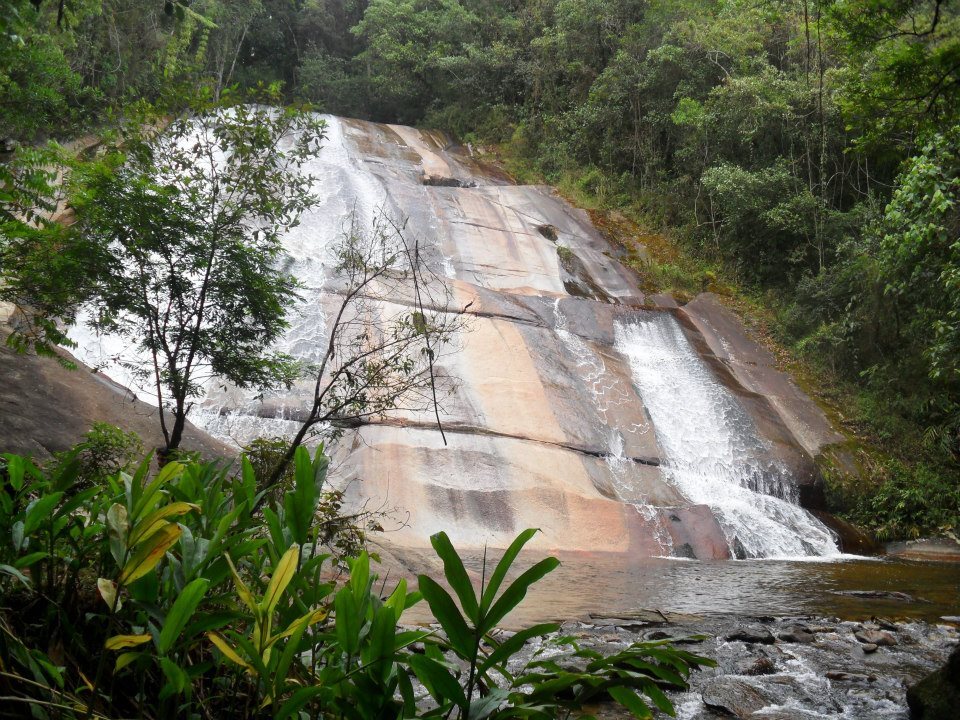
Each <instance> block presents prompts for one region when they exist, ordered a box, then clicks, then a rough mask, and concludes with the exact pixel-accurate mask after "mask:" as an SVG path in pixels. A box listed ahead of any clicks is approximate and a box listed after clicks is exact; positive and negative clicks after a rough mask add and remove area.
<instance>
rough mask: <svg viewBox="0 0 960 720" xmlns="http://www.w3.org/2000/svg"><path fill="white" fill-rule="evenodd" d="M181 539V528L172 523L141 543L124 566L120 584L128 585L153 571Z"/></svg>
mask: <svg viewBox="0 0 960 720" xmlns="http://www.w3.org/2000/svg"><path fill="white" fill-rule="evenodd" d="M179 539H180V526H179V525H175V524H173V523H170V524H168V525H166V526H164V527H163V528H161V529H160V530H158V531H157V532H155V533H154V534H153V535H151V536H150V537H149V538H148V539H147V540H145V541H144V542H142V543H140V545H139V546H138V547H137V551H136V552H135V553H134V554H133V557H131V558H130V559H129V560H128V561H127V564H126V565H124V566H123V571H122V572H121V573H120V578H119V580H118V581H117V582H118V584H119V585H128V584H130V583H131V582H133V581H134V580H136V579H137V578H140V577H143V576H144V575H146V574H147V573H148V572H150V571H151V570H153V568H155V567H156V566H157V563H159V562H160V561H161V560H162V559H163V556H164V555H165V554H166V552H167V550H169V549H170V548H171V547H173V545H174V544H175V543H176V542H177V540H179Z"/></svg>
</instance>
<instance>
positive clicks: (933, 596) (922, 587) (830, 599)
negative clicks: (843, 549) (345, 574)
mask: <svg viewBox="0 0 960 720" xmlns="http://www.w3.org/2000/svg"><path fill="white" fill-rule="evenodd" d="M529 554H530V555H531V557H530V561H531V562H533V561H534V560H535V559H537V558H538V557H542V554H539V555H537V554H536V553H535V551H530V552H529ZM560 559H561V561H562V565H561V567H560V568H559V569H557V570H556V571H555V572H553V573H552V574H550V575H548V576H547V577H546V578H544V579H543V580H542V581H541V582H540V583H538V584H537V585H535V586H534V587H533V588H532V589H531V590H530V592H529V593H528V595H527V598H526V600H525V601H524V602H523V604H522V605H521V606H520V608H518V610H517V611H516V612H515V613H514V614H513V615H512V616H511V617H510V618H509V619H508V625H513V626H517V625H524V624H529V623H533V622H542V621H543V620H547V619H556V620H565V619H574V618H583V617H588V616H590V615H594V616H595V617H600V616H602V617H629V616H630V614H631V613H636V612H638V611H641V610H659V611H662V612H664V613H666V614H667V615H670V614H672V613H680V614H689V615H702V616H716V615H740V616H790V615H824V616H837V617H840V618H841V619H850V620H854V619H866V618H869V617H871V616H881V617H891V618H915V619H922V620H930V621H935V620H937V619H938V618H939V617H940V616H942V615H956V614H958V613H960V565H958V564H949V563H931V562H909V561H902V560H877V559H858V558H854V557H851V556H847V557H846V558H845V559H843V560H839V561H834V562H824V561H819V562H816V561H814V562H808V561H795V560H789V561H785V560H743V561H729V560H724V561H707V562H701V561H677V560H667V559H657V558H654V559H643V560H642V561H637V562H629V561H627V560H625V558H624V557H622V556H619V555H606V554H593V553H578V554H568V555H561V556H560ZM397 560H398V558H397V556H394V557H393V560H392V562H390V563H388V564H392V565H393V569H392V570H391V574H392V576H393V577H396V574H395V573H396V572H397V570H399V571H400V572H403V571H404V569H409V568H416V569H417V571H423V570H424V569H425V568H426V569H427V570H428V571H429V572H430V573H431V574H433V575H434V576H435V577H436V576H438V575H440V574H442V567H441V566H440V565H439V563H437V562H436V561H435V560H432V559H431V554H430V553H429V552H428V551H412V552H411V551H407V550H405V551H403V559H402V561H401V563H402V566H403V567H400V568H398V567H396V562H397ZM495 560H496V558H495V557H491V558H488V559H487V573H488V574H489V572H490V569H491V567H492V563H493V562H495ZM465 564H466V566H467V569H468V571H469V572H470V574H471V575H472V576H473V578H474V582H475V583H477V584H479V581H480V576H481V569H482V567H483V558H482V556H481V555H478V556H469V557H466V558H465ZM523 569H524V566H520V567H517V568H516V574H519V572H521V571H522V570H523ZM406 574H410V572H409V570H407V573H406ZM849 592H871V593H873V594H874V595H875V596H874V597H864V596H862V595H846V594H843V593H849ZM890 593H899V594H900V595H899V596H897V595H887V594H890ZM904 593H905V594H906V595H909V596H910V597H911V598H912V600H911V599H906V598H904V597H903V595H902V594H904ZM409 619H410V620H426V619H428V615H427V614H426V612H425V607H420V606H418V607H417V608H414V609H413V610H412V611H411V615H410V616H409Z"/></svg>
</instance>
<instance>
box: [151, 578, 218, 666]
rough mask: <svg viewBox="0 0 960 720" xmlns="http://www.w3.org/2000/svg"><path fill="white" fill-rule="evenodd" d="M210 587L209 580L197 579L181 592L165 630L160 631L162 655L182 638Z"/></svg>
mask: <svg viewBox="0 0 960 720" xmlns="http://www.w3.org/2000/svg"><path fill="white" fill-rule="evenodd" d="M209 586H210V581H209V580H207V579H206V578H197V579H196V580H194V581H193V582H191V583H188V584H187V586H186V587H184V588H183V590H181V591H180V595H179V596H178V597H177V599H176V600H175V601H174V603H173V607H171V608H170V612H168V613H167V617H166V618H165V619H164V621H163V629H162V630H161V631H160V640H159V642H158V649H159V651H160V654H161V655H166V654H167V653H168V652H170V649H171V648H172V647H173V645H174V643H175V642H176V641H177V638H179V637H180V633H181V632H182V631H183V628H184V627H185V626H186V624H187V623H188V622H189V621H190V619H191V618H192V617H193V613H194V611H196V609H197V605H199V604H200V601H201V600H202V599H203V596H204V594H205V593H206V592H207V588H208V587H209Z"/></svg>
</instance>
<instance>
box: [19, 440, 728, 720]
mask: <svg viewBox="0 0 960 720" xmlns="http://www.w3.org/2000/svg"><path fill="white" fill-rule="evenodd" d="M138 443H139V441H138V439H137V438H136V437H135V436H130V435H125V434H123V433H122V432H120V431H119V430H118V429H116V428H111V427H109V426H98V427H96V428H95V429H94V431H92V432H91V434H90V435H89V436H88V438H87V440H86V441H85V442H84V443H83V444H81V445H79V446H78V447H76V448H74V449H73V450H72V451H70V452H66V453H63V454H62V455H60V456H59V457H57V458H56V459H55V460H54V461H51V462H50V463H48V464H47V465H46V466H45V467H38V466H37V465H35V464H34V463H33V462H32V461H31V460H29V459H28V458H24V457H21V456H17V455H2V456H0V692H2V695H3V703H2V704H0V717H34V718H71V719H72V718H87V719H89V718H114V717H134V716H136V717H140V718H221V717H232V718H262V717H273V718H278V719H280V718H321V717H322V718H357V719H363V720H367V719H369V718H401V717H403V718H408V717H436V718H439V717H444V718H451V717H454V718H464V719H465V718H468V717H469V718H519V717H524V718H553V717H558V716H560V715H561V714H563V713H569V712H570V711H572V710H575V709H578V708H580V707H582V706H583V705H584V704H585V703H589V702H597V701H600V700H604V699H608V700H609V699H614V700H616V701H618V702H620V703H621V704H623V705H624V706H625V707H626V708H628V709H629V710H630V711H631V712H632V713H633V714H634V715H635V716H636V717H650V714H649V709H648V705H647V703H650V704H652V705H655V706H656V707H658V708H660V709H661V710H664V711H667V712H670V713H671V714H672V712H673V710H672V705H671V704H670V701H669V700H668V699H667V698H666V696H665V695H664V693H663V690H664V689H669V688H682V687H685V678H686V677H687V676H688V675H689V672H690V670H691V669H693V668H696V667H698V666H700V665H704V664H712V662H711V661H709V660H706V659H705V658H701V657H698V656H696V655H694V654H692V653H690V652H687V651H683V650H679V649H676V648H674V647H672V646H670V645H668V644H666V642H665V641H659V642H656V641H655V642H646V643H636V644H634V645H631V646H629V647H627V648H625V649H623V650H621V651H620V652H618V653H615V654H612V655H609V656H607V657H603V656H601V655H599V654H598V653H596V652H594V651H592V650H589V649H586V648H581V647H579V646H578V645H577V643H576V641H575V640H574V639H573V638H569V637H562V636H558V635H557V631H558V630H559V626H558V625H557V624H554V623H548V624H542V625H535V626H533V627H530V628H527V629H524V630H522V631H520V632H517V633H515V634H513V633H511V634H506V635H504V634H500V633H498V632H495V628H496V626H497V625H498V624H499V623H501V622H502V621H503V619H504V618H505V617H506V616H507V614H508V613H509V612H510V611H511V610H512V609H513V608H515V607H516V606H517V604H518V603H520V602H521V601H522V600H523V598H524V597H525V595H526V593H527V590H528V588H529V587H530V586H531V585H532V584H533V583H535V582H536V581H537V580H539V579H540V578H542V577H543V576H544V575H546V574H547V573H549V572H551V571H552V570H554V569H555V568H556V567H557V565H559V562H558V561H557V560H556V559H555V558H546V559H544V560H541V561H539V562H537V563H535V564H533V565H531V566H530V567H528V568H527V569H526V570H524V571H523V572H521V573H519V574H517V573H516V572H515V571H512V570H511V566H512V565H514V563H515V561H516V559H517V556H518V555H519V553H520V551H521V549H522V548H523V546H524V545H525V544H526V543H527V542H529V540H530V539H531V538H532V537H533V535H534V534H535V531H534V530H528V531H525V532H523V533H521V534H520V536H518V538H517V539H516V540H515V541H514V542H513V544H512V545H511V546H510V547H509V548H508V549H507V550H506V552H505V553H504V554H503V556H502V557H501V558H500V559H499V561H498V562H497V564H496V566H495V567H493V571H492V573H490V574H489V575H487V574H486V568H484V572H483V574H482V577H481V588H480V592H479V593H477V591H476V590H475V589H474V587H473V585H472V583H471V580H470V579H469V576H468V575H467V572H466V570H465V568H464V566H463V564H462V562H461V560H460V557H459V556H458V554H457V552H456V550H455V549H454V548H453V546H452V545H451V543H450V541H449V539H448V538H447V536H446V535H445V534H443V533H439V534H438V535H435V536H434V537H433V538H431V541H432V543H433V547H434V549H435V551H436V553H437V555H438V557H439V558H440V559H441V560H442V561H443V566H444V573H445V576H446V578H445V580H446V583H447V585H448V586H449V587H450V588H451V589H452V590H453V593H454V595H455V596H456V597H457V598H458V600H459V603H460V607H459V608H458V607H457V606H456V605H455V603H454V600H453V596H451V594H450V593H448V591H447V590H445V589H444V588H443V587H442V586H441V585H440V584H438V583H437V582H436V581H434V580H433V579H432V578H430V577H429V576H426V575H421V576H420V577H419V588H420V589H419V591H417V592H409V591H408V590H407V585H406V582H405V581H404V580H400V581H399V582H398V583H396V584H395V587H394V588H393V589H392V590H391V591H389V592H387V591H386V588H385V586H386V579H384V580H383V581H382V582H378V579H377V575H376V574H375V572H373V571H372V569H371V557H370V556H369V555H368V554H367V553H366V552H365V551H363V550H362V549H360V548H361V547H362V541H363V530H364V528H363V527H362V526H358V525H357V524H356V523H351V522H345V521H344V518H343V517H342V516H341V515H340V513H339V508H340V504H339V497H338V495H337V494H336V493H333V492H331V491H330V490H329V489H328V488H327V487H326V486H325V478H326V471H327V466H328V460H327V458H326V457H324V455H323V452H322V448H321V449H320V450H319V451H318V452H317V453H316V455H315V456H314V457H312V458H311V457H310V455H309V453H308V452H307V451H306V450H305V449H303V448H300V449H298V450H297V454H296V460H295V463H294V467H293V468H292V470H291V471H290V472H288V473H287V474H286V477H285V479H284V480H283V482H282V483H281V484H280V485H279V486H268V485H265V484H264V477H263V476H262V475H261V476H258V473H257V469H256V467H260V468H261V469H263V468H264V467H266V465H264V464H263V463H262V462H261V463H258V464H257V466H256V467H255V465H254V464H253V463H251V462H250V461H249V460H248V459H247V458H246V457H243V458H242V459H241V465H240V467H239V468H236V469H235V470H231V469H230V468H226V467H218V466H217V465H215V464H202V463H199V462H186V463H183V464H181V463H179V462H169V463H167V464H166V465H165V466H164V467H163V469H162V470H161V471H160V472H159V473H157V474H152V473H151V472H150V468H151V465H152V462H151V458H150V457H149V456H148V457H147V458H146V459H144V460H143V461H142V462H137V463H134V458H136V457H138V452H139V446H138ZM261 450H262V448H261ZM260 459H261V460H262V459H263V455H262V453H260ZM261 504H262V508H263V509H262V512H258V510H257V508H258V507H260V506H261ZM353 553H356V556H355V557H350V554H353ZM491 564H492V563H491ZM338 568H342V569H348V570H349V578H348V579H346V580H344V578H342V577H339V576H338V572H337V569H338ZM508 573H509V574H510V577H508ZM421 599H425V600H426V602H427V604H428V605H429V606H430V610H431V612H432V613H433V615H434V617H436V619H437V620H438V622H439V624H440V627H442V630H443V632H442V633H440V632H436V631H433V630H431V629H429V628H417V627H404V626H403V625H402V624H400V623H401V616H402V615H403V613H404V612H405V611H406V610H408V609H409V608H410V607H412V606H413V605H415V604H416V603H418V602H420V600H421ZM461 608H462V610H461ZM535 638H536V639H539V640H540V642H539V643H538V647H537V648H534V649H532V650H531V651H530V652H528V653H527V654H526V655H525V656H518V653H520V652H521V651H522V650H523V646H524V643H525V642H526V641H529V640H531V639H535Z"/></svg>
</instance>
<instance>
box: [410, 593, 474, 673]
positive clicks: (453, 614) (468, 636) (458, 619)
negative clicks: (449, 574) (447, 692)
mask: <svg viewBox="0 0 960 720" xmlns="http://www.w3.org/2000/svg"><path fill="white" fill-rule="evenodd" d="M419 584H420V592H421V593H423V597H424V598H425V599H426V601H427V604H428V605H429V606H430V612H432V613H433V616H434V617H435V618H436V619H437V622H439V623H440V626H441V627H442V628H443V630H444V632H445V633H446V634H447V638H449V640H450V645H451V646H452V647H453V649H454V650H456V651H457V652H458V653H459V654H460V655H461V656H462V657H463V658H465V659H467V660H469V659H470V658H471V657H473V654H474V652H475V650H476V638H475V637H474V633H473V632H472V631H471V630H470V628H469V627H468V626H467V623H466V622H465V621H464V619H463V617H462V616H461V615H460V610H459V609H458V608H457V606H456V604H455V603H454V602H453V598H451V597H450V595H449V594H448V593H447V591H446V590H444V589H443V588H442V587H440V585H439V584H438V583H437V582H436V581H435V580H433V579H432V578H429V577H427V576H426V575H420V576H419Z"/></svg>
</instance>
